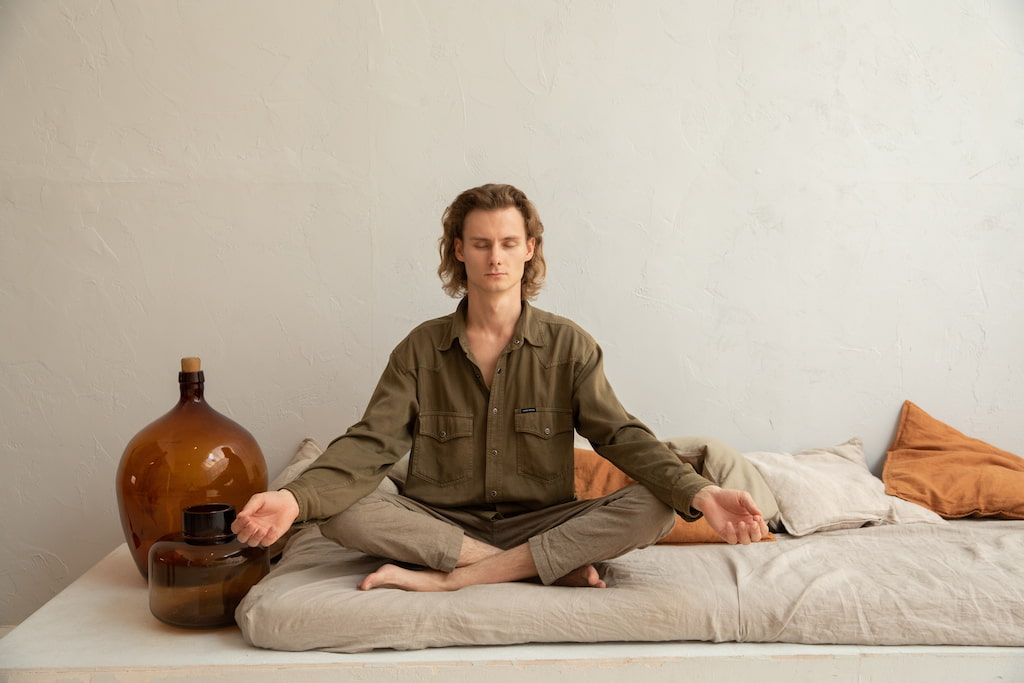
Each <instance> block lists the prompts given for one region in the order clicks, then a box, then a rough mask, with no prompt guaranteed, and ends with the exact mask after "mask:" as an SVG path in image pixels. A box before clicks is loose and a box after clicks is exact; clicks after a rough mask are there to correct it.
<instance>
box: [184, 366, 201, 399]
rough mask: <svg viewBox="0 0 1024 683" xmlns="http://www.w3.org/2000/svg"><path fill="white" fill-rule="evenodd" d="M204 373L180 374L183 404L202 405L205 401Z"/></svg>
mask: <svg viewBox="0 0 1024 683" xmlns="http://www.w3.org/2000/svg"><path fill="white" fill-rule="evenodd" d="M204 382H205V378H204V377H203V372H202V371H201V370H200V371H199V372H179V373H178V386H179V387H180V388H181V402H182V403H201V402H202V400H203V384H204Z"/></svg>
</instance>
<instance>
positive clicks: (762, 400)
mask: <svg viewBox="0 0 1024 683" xmlns="http://www.w3.org/2000/svg"><path fill="white" fill-rule="evenodd" d="M1022 153H1024V5H1022V4H1021V3H1020V2H1017V0H1004V1H1001V2H1000V1H997V2H954V1H952V0H942V1H936V0H919V1H917V2H880V1H876V0H872V1H867V2H844V1H842V0H831V1H830V0H824V1H821V2H811V1H809V0H808V1H806V2H804V1H796V2H781V1H779V2H679V1H677V0H665V1H663V2H655V1H653V0H644V1H637V0H622V1H606V2H568V1H563V2H550V1H543V2H542V1H537V2H525V1H523V2H507V1H505V0H502V1H489V2H469V1H465V2H456V1H452V0H448V1H441V0H436V1H423V2H419V3H414V2H409V1H404V0H392V1H385V0H380V1H378V2H370V1H356V0H353V1H350V2H345V1H319V2H315V1H305V0H304V1H303V2H298V3H269V2H265V3H254V2H250V1H249V0H234V1H231V2H205V1H200V0H195V1H191V2H186V1H182V2H173V3H172V2H157V1H155V0H149V1H146V2H127V1H122V0H114V1H113V2H100V1H99V0H96V1H91V0H89V1H87V0H81V1H75V2H33V1H30V0H21V1H19V0H7V1H6V2H2V3H0V325H2V327H0V341H2V354H0V380H2V387H0V439H2V442H0V449H2V458H3V460H2V476H0V518H2V520H3V522H2V526H0V534H2V538H0V545H2V547H3V549H4V550H3V554H2V556H0V623H8V624H10V623H16V622H18V621H20V620H21V619H23V618H24V617H25V616H26V615H27V614H29V613H30V612H31V611H32V610H33V609H35V608H36V607H38V606H39V605H40V604H42V603H43V602H44V601H45V600H47V599H48V598H49V597H51V596H52V595H53V594H55V593H56V592H57V591H59V590H60V589H61V588H62V587H63V586H65V585H66V584H68V583H69V582H70V581H72V580H74V579H75V578H76V577H77V576H78V575H80V574H81V573H82V572H83V571H85V569H87V568H88V567H89V566H90V565H91V564H93V563H94V562H95V561H97V560H98V559H99V558H100V557H102V556H103V555H105V554H106V553H107V552H108V551H109V550H111V549H112V548H113V547H114V546H116V545H117V544H118V543H119V542H121V536H120V534H121V531H120V526H119V523H118V520H117V514H116V504H115V496H114V487H113V481H114V473H115V471H116V468H117V463H118V460H119V458H120V456H121V452H122V450H123V448H124V446H125V444H126V443H127V442H128V440H129V439H130V438H131V436H132V435H133V434H134V433H135V432H136V431H138V430H139V429H140V428H142V427H143V426H144V425H145V424H147V423H148V422H149V421H150V420H152V419H153V418H155V417H157V416H158V415H160V414H162V413H163V412H164V411H166V410H167V409H169V408H170V407H171V405H173V403H174V402H175V400H176V398H177V384H176V372H177V362H178V359H179V358H180V357H181V356H186V355H199V356H201V357H202V358H203V361H204V367H205V369H206V374H207V397H208V399H209V400H210V402H211V403H212V404H213V405H214V407H216V408H218V409H219V410H221V411H222V412H225V413H227V414H228V415H230V416H232V417H233V418H234V419H236V420H238V421H239V422H241V423H242V424H244V425H246V426H248V427H249V428H250V429H251V430H252V431H253V433H254V434H255V436H256V437H257V439H258V440H259V441H260V443H261V444H262V445H263V447H264V450H265V451H266V454H267V457H268V460H269V462H270V467H271V470H272V472H274V471H276V470H277V469H278V468H279V467H280V466H281V465H282V464H283V463H284V462H285V460H286V458H287V457H288V455H289V453H290V451H291V450H293V449H294V447H295V446H296V445H297V443H298V441H299V440H300V439H301V438H302V437H305V436H313V437H315V438H317V439H319V440H321V441H327V440H329V439H330V438H332V437H333V436H335V435H336V434H338V433H340V432H341V431H342V430H344V428H345V427H346V426H347V425H348V424H349V423H351V422H352V421H354V420H355V419H356V418H357V417H358V416H359V414H360V413H361V410H362V406H363V405H364V402H365V400H366V399H367V397H368V395H369V393H370V391H371V389H372V387H373V384H374V382H375V381H376V377H377V374H378V372H379V371H380V369H381V368H382V367H383V362H384V359H385V356H386V354H387V352H388V351H389V350H390V348H391V347H392V345H393V344H394V343H396V342H397V341H398V340H399V338H400V337H401V336H402V335H403V334H404V333H405V332H406V331H407V330H408V329H409V328H410V327H411V326H412V325H413V324H415V323H416V322H419V321H420V320H422V319H424V318H426V317H432V316H434V315H440V314H443V313H446V312H448V311H449V310H450V309H451V308H452V307H453V302H451V301H450V300H448V299H447V298H446V297H445V296H444V295H443V293H442V292H441V290H440V288H439V286H438V283H437V280H436V276H435V274H434V270H435V268H436V260H437V259H436V255H435V252H436V238H437V236H438V234H439V216H440V214H441V211H442V210H443V208H444V207H445V205H446V204H447V202H448V201H449V200H450V199H452V198H453V197H454V195H455V194H457V193H458V192H459V191H460V190H462V189H464V188H466V187H469V186H471V185H476V184H479V183H482V182H487V181H504V182H512V183H515V184H517V185H519V186H520V187H522V188H523V189H524V190H526V192H527V193H528V194H529V195H530V196H531V197H532V198H533V199H534V201H535V202H536V203H537V205H538V207H539V208H540V210H541V215H542V216H543V217H544V220H545V223H546V225H547V228H548V233H547V243H546V250H547V254H548V259H549V267H550V284H549V287H548V288H547V290H546V291H545V293H544V294H543V295H542V297H541V299H540V300H539V301H538V305H540V306H542V307H545V308H548V309H550V310H554V311H557V312H560V313H563V314H567V315H570V316H571V317H574V318H575V319H577V320H578V321H579V322H580V323H581V324H583V325H584V326H585V327H587V328H588V329H589V330H590V331H591V332H592V333H593V334H594V335H595V336H596V337H597V338H598V339H599V340H601V341H602V342H603V344H604V346H605V350H606V352H607V355H608V369H609V374H610V376H611V378H612V380H613V382H614V383H615V385H616V387H617V389H618V391H619V393H620V396H621V398H622V399H623V401H624V403H626V405H627V406H628V407H629V408H630V409H631V410H632V411H633V412H634V413H636V414H638V415H639V416H641V417H643V418H644V419H646V420H647V421H648V423H649V424H650V425H651V426H652V427H653V428H654V429H655V431H657V432H658V433H659V434H660V435H662V436H665V437H671V436H677V435H681V434H692V433H708V434H713V435H716V436H719V437H721V438H723V439H726V440H728V441H731V442H732V443H734V444H735V445H736V446H737V447H739V448H741V449H744V450H752V449H785V450H795V449H799V448H802V447H807V446H818V445H827V444H834V443H837V442H839V441H842V440H845V439H846V438H848V437H850V436H853V435H859V436H861V437H863V438H864V440H865V444H866V447H867V449H868V455H869V458H870V459H871V460H872V462H873V464H874V466H875V467H876V468H877V467H878V465H879V463H880V461H881V457H882V455H883V454H884V450H885V447H886V445H887V443H888V441H889V439H890V438H891V436H892V433H893V427H894V425H895V421H896V418H897V415H898V412H899V409H900V405H901V403H902V401H903V400H904V399H908V398H909V399H911V400H914V401H915V402H917V403H919V404H920V405H921V406H922V407H923V408H925V410H928V411H929V412H931V413H932V414H934V415H935V416H936V417H938V418H939V419H943V420H945V421H947V422H950V423H951V424H953V425H954V426H957V427H958V428H960V429H961V430H962V431H965V432H967V433H968V434H971V435H974V436H978V437H981V438H985V439H987V440H989V441H991V442H992V443H994V444H996V445H998V446H1001V447H1003V448H1005V449H1008V450H1014V451H1016V452H1018V453H1021V452H1024V431H1022V421H1021V413H1022V408H1024V367H1022V364H1021V357H1022V356H1021V353H1022V352H1021V350H1022V349H1024V316H1022V310H1024V305H1022V303H1021V300H1022V293H1024V269H1022V263H1024V162H1022Z"/></svg>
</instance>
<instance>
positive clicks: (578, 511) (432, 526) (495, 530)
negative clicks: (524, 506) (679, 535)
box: [320, 484, 676, 584]
mask: <svg viewBox="0 0 1024 683" xmlns="http://www.w3.org/2000/svg"><path fill="white" fill-rule="evenodd" d="M675 518H676V514H675V511H673V510H672V508H670V507H669V506H667V505H665V504H664V503H662V502H661V501H659V500H658V499H657V498H655V497H654V495H653V494H651V492H650V491H648V490H647V489H646V488H644V487H643V486H640V485H639V484H634V485H633V486H627V487H626V488H624V489H621V490H619V491H616V492H615V493H612V494H611V495H608V496H604V497H603V498H595V499H593V500H580V501H571V502H568V503H563V504H561V505H555V506H552V507H549V508H545V509H543V510H538V511H535V512H524V513H521V514H517V515H514V516H511V517H504V516H502V515H501V514H499V513H496V512H481V511H473V510H449V509H436V508H432V507H429V506H427V505H424V504H422V503H419V502H417V501H415V500H412V499H411V498H406V497H405V496H402V495H396V494H392V493H384V492H381V491H375V492H374V493H371V494H370V495H368V496H366V497H365V498H363V499H362V500H360V501H359V502H358V503H356V504H355V505H353V506H352V507H351V508H349V509H348V510H346V511H344V512H342V513H340V514H338V515H336V516H334V517H332V518H331V519H330V520H328V521H327V522H325V523H324V524H323V525H321V527H320V530H321V533H323V535H324V536H325V537H327V538H330V539H332V540H334V541H336V542H338V543H340V544H341V545H343V546H345V547H346V548H352V549H353V550H359V551H361V552H364V553H367V554H369V555H375V556H378V557H386V558H388V559H391V560H397V561H400V562H409V563H414V564H419V565H422V566H425V567H430V568H432V569H437V570H440V571H443V572H450V571H452V570H453V569H455V565H456V562H457V561H458V558H459V552H460V551H461V549H462V539H463V535H466V536H470V537H472V538H474V539H476V540H478V541H481V542H483V543H487V544H488V545H492V546H494V547H496V548H501V549H502V550H507V549H509V548H513V547H515V546H518V545H521V544H523V543H529V546H530V553H531V554H532V555H533V561H534V563H535V564H536V565H537V572H538V576H539V578H540V580H541V581H542V582H543V583H544V584H551V583H554V582H555V581H557V580H558V579H559V578H561V577H563V576H565V575H566V574H568V573H570V572H571V571H573V570H574V569H578V568H579V567H583V566H586V565H588V564H593V563H595V562H601V561H603V560H610V559H612V558H614V557H619V556H620V555H624V554H625V553H627V552H629V551H630V550H635V549H637V548H643V547H645V546H648V545H651V544H653V543H656V542H657V541H658V540H659V539H661V538H662V537H664V536H665V535H666V534H667V533H668V532H669V531H671V530H672V525H673V524H674V523H675Z"/></svg>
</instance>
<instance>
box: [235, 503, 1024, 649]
mask: <svg viewBox="0 0 1024 683" xmlns="http://www.w3.org/2000/svg"><path fill="white" fill-rule="evenodd" d="M383 563H384V560H382V559H380V558H373V557H368V556H366V555H363V554H360V553H357V552H354V551H351V550H348V549H345V548H342V547H340V546H338V545H337V544H335V543H333V542H332V541H329V540H327V539H325V538H324V537H323V536H321V535H320V533H319V531H318V529H317V528H315V527H311V528H308V529H305V530H303V531H301V532H300V533H298V534H297V535H296V536H294V537H293V538H292V539H291V541H290V543H289V546H288V548H287V549H286V552H285V553H284V557H283V559H282V560H281V561H280V563H279V564H278V565H277V566H276V567H275V568H274V569H273V570H272V571H271V573H270V575H269V576H268V577H267V578H266V579H264V581H262V582H261V583H260V584H258V585H257V586H256V587H255V588H253V590H252V591H251V592H250V593H249V595H248V596H247V597H246V599H245V601H244V602H243V603H242V605H241V606H240V607H239V609H238V612H237V615H236V617H237V621H238V624H239V626H240V627H241V630H242V634H243V637H244V638H245V640H246V641H247V642H249V643H250V644H252V645H255V646H258V647H263V648H271V649H278V650H293V651H294V650H311V649H319V650H328V651H335V652H358V651H363V650H370V649H374V648H393V649H402V650H404V649H419V648H427V647H441V646H453V645H497V644H516V643H530V642H585V643H591V642H605V641H676V640H695V641H714V642H721V641H737V642H786V643H838V644H855V645H911V644H913V645H939V644H947V645H1007V646H1022V645H1024V572H1022V571H1021V567H1022V566H1024V521H996V520H955V521H951V522H949V523H944V524H891V525H880V526H870V527H863V528H857V529H839V530H834V531H824V532H819V533H815V534H813V535H808V536H802V537H797V536H792V535H788V534H778V535H777V540H776V542H774V543H758V544H753V545H750V546H745V547H744V546H728V545H723V544H711V545H693V546H652V547H650V548H646V549H643V550H637V551H634V552H632V553H629V554H628V555H626V556H624V557H621V558H618V559H616V560H613V561H609V562H606V563H603V566H601V567H600V569H601V571H602V573H603V575H604V576H605V578H606V581H607V582H608V584H609V588H607V589H604V590H596V589H580V588H564V587H557V586H541V585H539V584H533V583H513V584H501V585H494V586H474V587H470V588H466V589H463V590H460V591H457V592H455V593H445V594H427V593H409V592H404V591H400V590H394V589H376V590H373V591H369V592H363V591H359V590H358V589H357V588H356V584H357V583H358V582H359V581H360V580H361V579H362V578H363V577H364V576H365V575H366V574H367V573H369V572H372V571H373V570H374V569H376V568H377V567H378V566H380V565H381V564H383Z"/></svg>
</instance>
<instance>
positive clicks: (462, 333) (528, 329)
mask: <svg viewBox="0 0 1024 683" xmlns="http://www.w3.org/2000/svg"><path fill="white" fill-rule="evenodd" d="M468 307H469V302H468V300H467V299H466V298H465V297H463V299H462V301H460V302H459V305H458V308H456V309H455V314H454V315H452V322H451V325H450V326H449V328H448V333H447V334H446V335H445V337H444V338H443V339H441V343H440V344H438V346H437V348H438V350H439V351H446V350H448V349H450V348H451V347H452V344H454V343H455V340H456V339H465V338H466V310H467V308H468ZM523 341H525V342H526V343H527V344H531V345H533V346H544V332H543V330H542V328H541V325H540V323H539V322H538V321H537V314H536V309H534V308H533V306H531V305H530V302H528V301H523V312H522V313H520V314H519V320H518V321H517V322H516V329H515V332H514V333H513V334H512V348H517V347H519V346H522V342H523Z"/></svg>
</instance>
